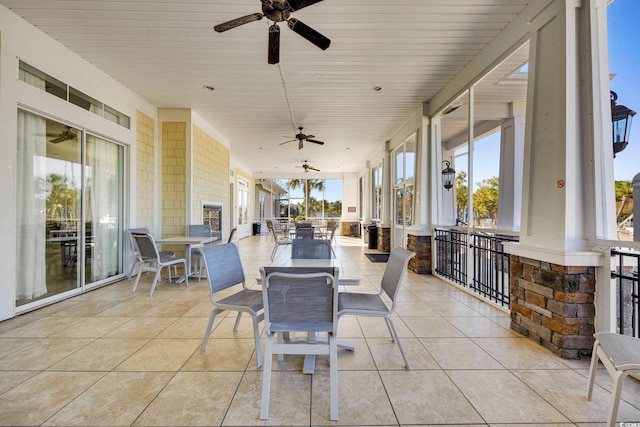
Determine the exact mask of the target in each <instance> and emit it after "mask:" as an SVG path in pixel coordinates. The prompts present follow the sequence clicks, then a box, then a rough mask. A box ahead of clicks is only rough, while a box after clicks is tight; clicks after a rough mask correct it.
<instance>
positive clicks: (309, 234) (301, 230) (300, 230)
mask: <svg viewBox="0 0 640 427" xmlns="http://www.w3.org/2000/svg"><path fill="white" fill-rule="evenodd" d="M314 234H315V230H314V229H313V227H296V234H295V238H296V239H313V238H314V237H315V236H314Z"/></svg>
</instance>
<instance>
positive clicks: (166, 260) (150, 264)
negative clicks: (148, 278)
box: [131, 231, 189, 296]
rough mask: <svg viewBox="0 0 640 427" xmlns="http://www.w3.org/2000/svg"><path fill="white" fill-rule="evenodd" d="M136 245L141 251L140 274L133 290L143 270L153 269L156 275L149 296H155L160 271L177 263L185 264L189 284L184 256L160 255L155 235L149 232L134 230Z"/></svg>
mask: <svg viewBox="0 0 640 427" xmlns="http://www.w3.org/2000/svg"><path fill="white" fill-rule="evenodd" d="M131 235H132V236H133V238H134V240H135V243H136V246H137V248H138V250H139V251H140V261H141V264H140V268H139V269H138V275H137V276H136V281H135V283H134V284H133V289H132V290H131V292H135V291H136V288H137V287H138V282H140V276H141V275H142V272H143V271H153V272H155V273H156V274H155V276H154V278H153V284H152V285H151V290H150V291H149V296H153V291H154V290H155V289H156V285H157V284H158V280H160V272H161V271H162V269H163V268H164V267H170V266H172V265H176V264H183V265H184V273H185V281H186V285H187V286H189V278H188V271H187V260H186V259H184V258H174V257H167V256H162V255H160V252H159V251H158V247H157V245H156V242H155V240H154V239H153V236H152V235H151V234H149V233H137V232H135V231H134V232H132V233H131ZM169 283H171V278H169Z"/></svg>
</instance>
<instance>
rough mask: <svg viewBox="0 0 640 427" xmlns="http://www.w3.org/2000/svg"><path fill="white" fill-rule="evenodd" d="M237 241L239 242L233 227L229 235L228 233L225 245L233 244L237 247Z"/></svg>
mask: <svg viewBox="0 0 640 427" xmlns="http://www.w3.org/2000/svg"><path fill="white" fill-rule="evenodd" d="M239 241H240V240H239V239H238V229H237V228H235V227H233V228H232V229H231V233H229V239H228V240H227V243H233V244H235V245H236V246H237V245H238V242H239Z"/></svg>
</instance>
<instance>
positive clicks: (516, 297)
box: [509, 256, 596, 359]
mask: <svg viewBox="0 0 640 427" xmlns="http://www.w3.org/2000/svg"><path fill="white" fill-rule="evenodd" d="M595 285H596V279H595V268H594V267H566V266H562V265H557V264H551V263H548V262H542V261H538V260H534V259H530V258H524V257H518V256H511V278H510V285H509V288H510V292H511V303H510V308H511V328H512V329H513V330H515V331H517V332H519V333H521V334H523V335H525V336H527V337H529V338H531V339H533V340H534V341H536V342H537V343H539V344H540V345H542V346H543V347H546V348H548V349H549V350H551V351H552V352H554V353H555V354H557V355H558V356H560V357H562V358H564V359H580V358H583V357H588V356H589V355H591V351H592V349H593V333H594V332H595V327H594V317H595V305H594V303H593V302H594V293H595Z"/></svg>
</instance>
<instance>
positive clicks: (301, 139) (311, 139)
mask: <svg viewBox="0 0 640 427" xmlns="http://www.w3.org/2000/svg"><path fill="white" fill-rule="evenodd" d="M298 129H299V132H298V133H297V134H296V137H295V139H291V140H289V141H285V142H281V143H280V145H284V144H288V143H290V142H293V141H298V150H302V147H303V146H304V141H307V142H313V143H314V144H318V145H324V142H323V141H318V140H317V139H314V138H315V136H314V135H305V134H304V133H302V129H303V128H302V127H299V128H298Z"/></svg>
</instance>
